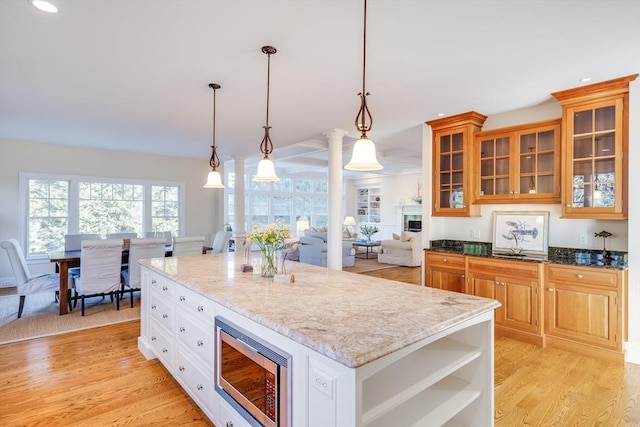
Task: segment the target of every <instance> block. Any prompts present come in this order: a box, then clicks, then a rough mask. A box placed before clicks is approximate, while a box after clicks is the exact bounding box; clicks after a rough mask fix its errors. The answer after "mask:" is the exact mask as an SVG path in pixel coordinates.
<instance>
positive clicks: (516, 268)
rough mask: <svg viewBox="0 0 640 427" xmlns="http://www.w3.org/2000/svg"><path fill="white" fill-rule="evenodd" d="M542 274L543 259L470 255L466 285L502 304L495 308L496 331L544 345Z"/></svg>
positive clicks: (472, 291)
mask: <svg viewBox="0 0 640 427" xmlns="http://www.w3.org/2000/svg"><path fill="white" fill-rule="evenodd" d="M542 275H543V270H542V264H540V263H532V262H519V261H504V260H496V259H491V258H481V257H468V258H467V288H466V289H467V292H468V293H470V294H473V295H477V296H481V297H486V298H493V299H496V300H498V301H499V302H500V303H501V304H502V306H501V307H498V308H497V309H496V310H495V325H496V335H498V336H500V335H504V336H509V337H514V338H517V339H520V340H523V341H527V342H531V343H534V344H537V345H543V344H544V342H543V336H542V327H541V323H542V322H541V318H542V310H541V307H542V303H541V296H540V294H541V293H540V290H539V288H540V280H541V278H542Z"/></svg>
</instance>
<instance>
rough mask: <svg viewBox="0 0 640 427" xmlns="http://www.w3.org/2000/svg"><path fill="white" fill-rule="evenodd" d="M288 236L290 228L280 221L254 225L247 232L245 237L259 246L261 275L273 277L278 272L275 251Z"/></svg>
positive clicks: (289, 235)
mask: <svg viewBox="0 0 640 427" xmlns="http://www.w3.org/2000/svg"><path fill="white" fill-rule="evenodd" d="M289 237H291V229H290V228H289V226H287V225H284V224H282V223H280V222H274V223H271V224H267V225H265V226H263V227H260V226H257V225H254V226H253V230H252V231H251V233H249V234H247V239H250V240H252V241H253V242H255V243H256V245H258V247H259V248H260V252H261V254H262V262H261V264H260V269H261V271H260V273H261V275H262V276H263V277H273V276H274V275H275V274H277V273H278V264H277V260H276V251H277V250H278V249H279V248H280V247H281V246H282V245H283V243H284V240H285V239H287V238H289Z"/></svg>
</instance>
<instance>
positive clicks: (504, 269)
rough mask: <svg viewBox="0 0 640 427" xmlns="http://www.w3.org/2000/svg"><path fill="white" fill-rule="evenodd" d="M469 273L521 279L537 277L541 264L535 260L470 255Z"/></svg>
mask: <svg viewBox="0 0 640 427" xmlns="http://www.w3.org/2000/svg"><path fill="white" fill-rule="evenodd" d="M468 268H469V273H472V272H475V273H482V274H488V275H495V276H514V277H518V278H519V279H537V278H538V268H540V264H538V263H534V262H522V261H508V260H493V259H488V258H478V257H468Z"/></svg>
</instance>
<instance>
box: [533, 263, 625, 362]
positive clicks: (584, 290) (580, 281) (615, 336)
mask: <svg viewBox="0 0 640 427" xmlns="http://www.w3.org/2000/svg"><path fill="white" fill-rule="evenodd" d="M546 269H547V282H546V294H547V296H546V298H547V304H546V317H547V325H546V334H547V344H548V345H549V346H554V347H561V348H565V349H569V350H575V351H582V352H586V353H587V354H590V355H593V353H597V355H599V356H603V357H605V358H609V359H612V360H620V361H623V360H624V353H623V342H624V340H625V338H626V323H627V322H626V271H624V270H612V269H602V268H589V267H574V266H566V265H559V264H548V265H547V266H546Z"/></svg>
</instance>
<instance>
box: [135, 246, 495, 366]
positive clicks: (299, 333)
mask: <svg viewBox="0 0 640 427" xmlns="http://www.w3.org/2000/svg"><path fill="white" fill-rule="evenodd" d="M254 256H255V257H256V258H259V255H258V254H254ZM140 263H141V264H142V265H144V266H146V267H149V268H150V269H151V270H153V271H156V272H158V273H160V274H161V275H163V276H165V277H167V278H169V279H172V280H174V281H176V282H178V283H180V284H182V285H184V286H185V287H187V288H189V289H192V290H193V291H195V292H197V293H199V294H201V295H204V296H205V297H207V298H209V299H211V300H213V301H215V302H217V303H219V304H221V305H223V306H224V307H227V308H229V309H231V310H233V311H235V312H237V313H240V314H242V315H243V316H245V317H247V318H249V319H251V320H252V321H254V322H256V323H259V324H261V325H263V326H265V327H267V328H269V329H272V330H274V331H276V332H278V333H280V334H282V335H284V336H286V337H288V338H290V339H292V340H294V341H296V342H298V343H300V344H302V345H304V346H306V347H309V348H311V349H313V350H316V351H318V352H319V353H321V354H323V355H325V356H327V357H329V358H331V359H333V360H336V361H337V362H339V363H341V364H343V365H346V366H348V367H352V368H356V367H359V366H362V365H364V364H366V363H369V362H371V361H373V360H376V359H378V358H380V357H383V356H385V355H387V354H390V353H393V352H394V351H397V350H399V349H401V348H403V347H406V346H407V345H410V344H413V343H415V342H417V341H420V340H422V339H424V338H427V337H429V336H431V335H434V334H435V333H437V332H440V331H442V330H443V329H446V328H448V327H451V326H453V325H456V324H458V323H461V322H463V321H465V320H467V319H469V318H472V317H474V316H477V315H479V314H482V313H485V312H487V311H489V310H493V309H494V308H496V307H499V306H500V303H499V302H498V301H495V300H492V299H486V298H480V297H476V296H473V295H466V294H461V293H455V292H447V291H441V290H438V289H433V288H429V287H423V286H418V285H411V284H406V283H400V282H395V281H392V280H385V279H378V278H373V277H370V276H366V275H362V274H356V273H347V272H342V271H339V270H329V269H327V268H324V267H317V266H313V265H309V264H302V263H298V262H287V273H292V274H294V275H295V283H287V284H283V283H275V282H274V281H273V280H272V279H266V278H262V277H260V276H259V275H258V274H252V273H242V272H240V265H241V264H242V263H243V257H242V254H241V253H228V254H216V255H195V256H184V257H168V258H157V259H153V260H143V261H140ZM416 268H417V267H416Z"/></svg>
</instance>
